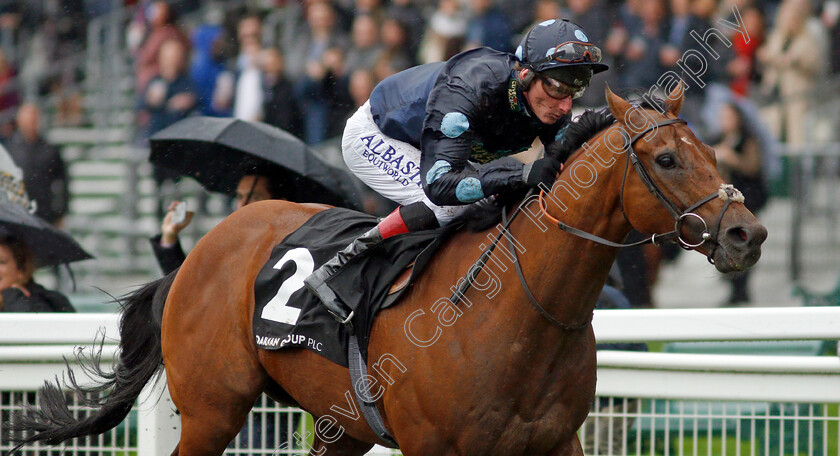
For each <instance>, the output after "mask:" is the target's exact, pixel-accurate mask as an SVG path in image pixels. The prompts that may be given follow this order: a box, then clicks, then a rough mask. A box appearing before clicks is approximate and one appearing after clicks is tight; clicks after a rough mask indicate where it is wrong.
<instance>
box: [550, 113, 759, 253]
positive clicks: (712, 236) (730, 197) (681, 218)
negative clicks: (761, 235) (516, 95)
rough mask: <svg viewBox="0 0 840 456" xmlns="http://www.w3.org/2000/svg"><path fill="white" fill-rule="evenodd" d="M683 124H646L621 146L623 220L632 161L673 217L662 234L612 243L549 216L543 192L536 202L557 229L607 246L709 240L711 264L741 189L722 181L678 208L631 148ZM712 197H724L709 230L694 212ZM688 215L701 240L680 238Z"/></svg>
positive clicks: (684, 245)
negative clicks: (651, 134) (700, 226)
mask: <svg viewBox="0 0 840 456" xmlns="http://www.w3.org/2000/svg"><path fill="white" fill-rule="evenodd" d="M684 123H686V122H685V121H684V120H682V119H668V120H666V121H664V122H661V123H658V124H655V125H653V126H651V127H648V128H646V129H645V130H642V131H641V132H639V133H636V135H635V136H633V137H632V138H630V141H629V142H628V143H627V144H626V145H625V146H624V149H625V150H626V151H627V153H628V157H627V161H626V162H625V164H624V175H623V176H622V178H621V191H620V193H619V197H620V199H621V212H622V214H624V218H625V220H627V222H628V223H630V220H628V219H627V211H625V209H624V187H625V184H626V183H627V174H628V170H629V168H630V163H632V164H633V169H635V170H636V174H638V175H639V178H640V179H641V180H642V182H643V183H644V184H645V187H647V189H648V191H649V192H650V193H651V194H653V196H655V197H656V199H657V200H659V202H660V203H662V205H663V206H664V207H665V209H667V210H668V212H669V213H670V214H671V216H672V217H673V218H674V230H673V231H669V232H667V233H661V234H652V235H651V236H650V238H647V239H644V240H642V241H639V242H633V243H630V244H619V243H615V242H612V241H609V240H607V239H604V238H601V237H599V236H596V235H594V234H591V233H587V232H586V231H583V230H579V229H577V228H575V227H572V226H569V225H567V224H565V223H563V222H561V221H560V220H558V219H556V218H554V217H552V216H551V215H550V214H548V212H547V210H546V207H545V201H544V199H543V198H542V196H543V193H542V192H541V193H540V198H539V204H540V209H541V211H542V213H543V215H545V216H547V217H548V218H549V219H550V220H551V221H552V222H554V223H556V224H557V227H558V228H560V229H561V230H563V231H566V232H568V233H570V234H573V235H575V236H578V237H582V238H584V239H588V240H590V241H593V242H597V243H599V244H603V245H607V246H610V247H634V246H637V245H642V244H654V245H657V246H658V245H660V244H661V243H662V242H668V241H673V242H676V243H677V244H679V246H680V247H682V248H684V249H686V250H690V249H695V248H697V247H700V246H701V245H703V244H704V243H705V242H710V243H711V247H710V248H709V253H708V254H707V255H706V259H708V260H709V263H712V264H714V263H715V260H714V254H715V251H716V250H717V247H718V243H717V234H718V231H719V230H720V224H721V221H722V220H723V215H724V213H726V210H727V209H729V205H730V204H732V202H733V201H734V202H743V201H744V196H743V195H742V194H741V192H740V191H738V190H737V189H736V188H735V187H733V186H732V185H727V184H722V185H721V187H720V188H719V189H718V191H716V192H714V193H712V194H710V195H709V196H707V197H705V198H703V199H701V200H700V201H697V202H696V203H694V204H692V205H690V206H689V207H688V208H686V209H685V210H681V209H680V208H679V207H678V206H677V205H676V204H674V202H673V201H671V200H670V199H669V198H668V197H667V196H666V195H665V193H664V192H663V191H662V189H661V188H659V185H657V184H656V182H655V181H654V180H653V177H652V176H651V175H650V172H649V171H648V170H647V168H646V167H645V165H644V163H643V162H642V160H641V159H640V158H639V156H638V154H636V149H635V147H634V145H635V144H636V142H637V141H638V140H639V139H641V138H642V137H643V136H644V135H646V134H647V133H649V132H650V131H652V130H657V129H659V127H664V126H666V125H672V124H684ZM621 132H622V136H625V135H626V136H629V135H627V134H626V132H625V131H624V130H621ZM715 198H721V199H723V200H724V204H723V207H722V208H721V210H720V213H719V214H718V217H717V220H716V221H715V226H714V229H713V230H709V226H708V224H706V221H705V220H704V219H703V217H701V216H699V215H697V214H696V213H694V211H695V210H697V209H698V208H700V206H702V205H704V204H706V203H708V202H709V201H712V200H713V199H715ZM689 218H696V219H697V220H699V221H700V222H701V223H702V224H703V229H702V231H701V232H700V236H699V237H700V242H697V243H691V242H688V241H686V240H685V239H683V237H682V226H683V223H684V222H685V221H686V220H687V219H689ZM630 225H631V226H632V223H630Z"/></svg>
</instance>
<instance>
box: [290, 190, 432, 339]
mask: <svg viewBox="0 0 840 456" xmlns="http://www.w3.org/2000/svg"><path fill="white" fill-rule="evenodd" d="M436 227H437V218H436V217H435V214H434V212H432V210H431V209H429V207H428V206H426V205H425V204H424V203H423V202H417V203H412V204H409V205H407V206H400V207H398V208H397V209H396V210H395V211H394V212H391V213H390V214H388V216H387V217H385V218H384V219H382V220H381V221H380V222H379V224H378V225H376V226H375V227H373V228H372V229H371V230H370V231H368V232H367V233H365V234H363V235H361V236H359V237H358V238H356V239H355V240H354V241H353V242H352V243H350V245H348V246H347V247H345V248H344V249H342V250H340V251H339V252H338V253H336V254H335V256H334V257H332V258H331V259H329V260H328V261H327V262H326V263H324V264H323V265H321V267H320V268H318V269H316V270H315V271H313V272H312V274H310V275H309V277H307V278H306V279H304V281H303V283H304V284H306V287H307V288H309V291H311V292H312V293H313V294H315V296H316V297H318V299H320V300H321V302H323V303H324V306H325V307H326V308H327V310H329V312H330V313H331V314H332V315H333V317H335V319H336V320H338V321H339V322H341V323H342V324H344V325H347V327H348V329H349V330H350V331H351V332H352V331H353V326H352V320H353V315H354V311H353V310H352V309H350V308H349V307H348V306H346V305H345V304H344V303H342V302H341V300H340V299H339V298H338V296H337V295H336V294H335V292H334V291H333V290H332V289H331V288H330V287H329V285H327V280H328V279H329V278H330V277H332V276H333V275H334V274H335V273H336V272H338V270H339V269H341V267H342V266H344V265H345V264H347V262H348V261H350V259H351V258H353V257H355V256H356V255H359V254H360V253H362V252H364V251H366V250H368V249H369V248H370V247H372V246H374V245H376V244H377V243H379V242H380V241H382V240H383V239H387V238H389V237H391V236H396V235H398V234H403V233H408V232H412V231H420V230H424V229H432V228H436Z"/></svg>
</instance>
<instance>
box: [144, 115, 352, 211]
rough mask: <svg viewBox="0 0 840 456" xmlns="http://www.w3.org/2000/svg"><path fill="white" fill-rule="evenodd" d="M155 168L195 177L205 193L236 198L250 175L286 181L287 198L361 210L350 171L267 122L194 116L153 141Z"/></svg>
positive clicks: (152, 155) (151, 156) (153, 137)
mask: <svg viewBox="0 0 840 456" xmlns="http://www.w3.org/2000/svg"><path fill="white" fill-rule="evenodd" d="M149 142H150V145H151V154H150V156H149V160H150V161H151V162H152V163H155V164H157V165H160V166H163V167H165V168H169V169H171V170H173V171H175V172H177V173H180V174H181V175H184V176H190V177H193V178H195V179H196V180H197V181H198V182H200V183H201V185H203V186H204V188H206V189H208V190H210V191H214V192H220V193H225V194H228V195H234V194H235V193H236V185H237V183H238V182H239V179H240V178H241V177H242V176H243V175H246V174H262V175H268V176H269V177H271V178H272V180H273V181H274V180H275V179H277V180H279V181H280V182H281V185H282V188H283V192H284V193H285V195H284V196H285V197H286V199H288V200H290V201H296V202H301V203H325V204H331V205H334V206H342V207H347V208H351V209H357V210H359V209H360V208H361V201H360V196H359V193H358V191H357V190H356V188H355V186H354V184H353V179H351V177H350V174H349V173H348V172H347V171H344V170H341V169H338V168H335V167H333V166H330V165H328V164H327V163H326V162H324V161H322V160H321V159H320V158H319V157H317V156H316V155H315V154H314V153H313V152H312V151H311V150H309V148H308V147H307V146H306V144H304V143H303V141H301V140H300V139H298V138H296V137H295V136H293V135H292V134H290V133H288V132H286V131H284V130H281V129H279V128H276V127H273V126H271V125H267V124H264V123H261V122H248V121H244V120H239V119H233V118H218V117H188V118H186V119H184V120H181V121H179V122H176V123H174V124H172V125H170V126H169V127H167V128H165V129H163V130H161V131H159V132H158V133H156V134H155V135H153V136H152V137H151V138H150V139H149Z"/></svg>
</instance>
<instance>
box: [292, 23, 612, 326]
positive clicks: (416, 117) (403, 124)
mask: <svg viewBox="0 0 840 456" xmlns="http://www.w3.org/2000/svg"><path fill="white" fill-rule="evenodd" d="M600 61H601V51H600V49H599V48H598V47H596V46H595V45H594V44H592V43H590V42H589V39H588V38H587V36H586V33H584V31H583V30H581V28H580V27H578V26H577V25H576V24H574V23H572V22H569V21H567V20H549V21H545V22H542V23H540V24H538V25H536V26H535V27H533V28H532V29H531V30H530V31H528V33H527V34H526V35H525V36H524V38H523V39H522V42H521V43H520V44H519V47H518V48H517V49H516V54H515V55H511V54H508V53H505V52H499V51H495V50H493V49H490V48H478V49H473V50H469V51H465V52H462V53H460V54H458V55H456V56H454V57H452V58H451V59H449V60H448V61H446V62H437V63H429V64H426V65H421V66H417V67H414V68H410V69H408V70H405V71H402V72H400V73H398V74H395V75H393V76H391V77H389V78H386V79H385V80H383V81H382V82H380V83H379V84H378V85H377V86H376V87H375V88H374V89H373V92H372V93H371V95H370V99H369V100H368V101H367V102H366V103H365V104H364V105H363V106H362V107H360V108H359V109H358V111H356V113H355V114H354V115H353V116H352V117H351V118H350V119H349V120H348V121H347V126H346V127H345V129H344V135H343V137H342V142H341V149H342V153H343V155H344V161H345V162H346V163H347V166H348V168H349V169H350V171H352V172H353V173H354V174H355V175H356V176H357V177H359V178H360V179H361V180H362V181H363V182H364V183H365V184H367V185H368V186H370V187H371V188H373V189H374V190H376V191H377V192H379V193H380V194H381V195H382V196H384V197H386V198H388V199H391V200H393V201H395V202H397V203H399V204H401V206H400V207H399V208H397V210H395V211H394V212H392V213H391V214H390V215H388V216H387V217H385V218H384V219H382V220H381V221H380V222H379V224H378V225H377V226H376V227H374V228H373V229H371V230H370V231H369V232H367V233H365V234H363V235H362V236H361V237H359V238H357V239H356V240H355V241H353V243H352V244H350V245H349V246H347V247H346V248H345V249H344V250H342V251H340V252H338V253H337V254H336V256H335V257H333V258H332V259H331V260H329V261H327V262H326V263H325V264H324V265H322V266H321V267H320V268H319V269H317V270H315V271H314V272H313V273H312V274H311V275H310V276H309V277H307V278H306V279H305V281H304V282H305V284H306V286H307V287H308V288H309V289H310V290H311V291H312V292H313V293H314V294H315V295H316V296H318V298H320V299H321V301H323V302H324V304H325V305H326V306H327V308H328V309H329V311H330V312H331V313H332V314H333V316H335V317H336V318H337V319H338V320H339V321H341V322H343V323H348V322H349V320H350V319H351V318H352V314H351V312H350V310H349V309H347V308H346V306H344V305H343V304H342V303H341V302H340V300H339V299H338V297H337V296H336V295H335V293H334V292H333V291H332V289H330V288H329V286H328V285H327V284H326V280H327V279H328V278H329V277H331V276H332V275H333V274H334V273H335V272H336V271H338V269H340V268H341V266H343V265H344V264H345V263H347V261H349V260H350V259H351V258H353V257H354V256H356V255H358V254H359V253H361V252H363V251H365V250H367V249H368V248H370V247H371V246H373V245H374V244H376V243H378V242H380V241H381V240H382V239H385V238H388V237H391V236H394V235H396V234H401V233H407V232H412V231H419V230H427V229H433V228H437V227H438V226H441V225H444V224H446V223H448V222H450V221H451V220H452V219H453V218H455V216H456V215H458V214H459V213H461V212H462V211H463V210H464V209H465V208H466V205H469V204H471V203H474V202H476V201H479V200H481V199H483V198H485V197H488V196H491V195H494V194H499V193H504V192H507V191H510V190H518V189H522V188H527V187H536V186H537V185H539V184H540V183H544V184H547V185H551V183H552V182H553V181H554V178H555V176H556V174H557V172H558V171H559V169H560V167H561V163H560V162H559V161H558V160H557V159H555V158H553V157H548V156H546V157H544V158H540V159H538V160H536V161H534V162H532V163H528V164H523V163H522V162H520V161H518V160H516V159H514V158H513V157H509V155H511V154H515V153H518V152H522V151H524V150H526V149H528V148H529V147H530V146H531V144H532V143H533V141H534V139H535V138H540V140H541V142H542V143H543V145H545V146H547V145H548V144H551V143H552V142H554V141H555V140H557V139H558V138H559V135H560V133H562V130H563V128H564V127H565V126H566V125H567V124H568V123H569V119H570V111H571V109H572V99H574V98H577V97H579V96H580V95H582V94H583V91H584V90H585V89H586V87H587V85H588V84H589V80H590V78H591V77H592V75H593V74H594V73H598V72H601V71H604V70H606V69H608V67H607V65H605V64H602V63H600Z"/></svg>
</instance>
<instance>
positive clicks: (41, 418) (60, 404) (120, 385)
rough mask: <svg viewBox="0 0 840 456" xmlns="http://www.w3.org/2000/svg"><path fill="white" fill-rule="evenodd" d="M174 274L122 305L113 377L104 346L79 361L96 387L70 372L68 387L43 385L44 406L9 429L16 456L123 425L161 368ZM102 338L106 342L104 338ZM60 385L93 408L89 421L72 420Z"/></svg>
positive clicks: (22, 416) (33, 409)
mask: <svg viewBox="0 0 840 456" xmlns="http://www.w3.org/2000/svg"><path fill="white" fill-rule="evenodd" d="M176 272H177V271H174V272H172V273H170V274H169V275H167V276H166V277H164V278H162V279H159V280H156V281H154V282H151V283H148V284H146V285H145V286H143V287H141V288H140V289H138V290H136V291H134V292H132V293H130V294H129V295H127V296H125V297H123V298H122V299H121V304H122V307H123V310H122V312H123V313H122V319H121V321H120V345H119V347H120V351H119V360H118V362H117V364H116V367H115V368H114V370H113V372H105V371H103V370H102V368H101V366H100V362H101V344H100V349H99V350H98V352H94V353H91V354H90V356H89V357H88V356H82V355H81V354H79V355H77V358H79V365H80V366H82V367H83V369H84V370H85V371H86V372H87V373H88V374H90V377H91V378H92V379H95V380H94V382H95V383H94V384H93V385H85V386H79V384H78V383H77V382H76V379H75V378H74V375H73V372H72V371H71V370H70V369H69V366H68V378H69V382H67V381H65V382H62V381H59V380H58V379H57V378H56V381H55V382H54V383H50V382H45V384H44V386H43V387H42V388H41V390H40V394H41V403H40V406H39V407H28V408H27V410H26V411H25V412H23V413H18V414H16V415H15V416H14V417H13V418H12V420H11V422H10V423H9V427H8V429H10V430H11V431H12V432H13V435H12V436H11V440H12V441H15V442H17V443H18V446H17V447H15V449H14V450H12V453H14V452H15V451H17V450H18V449H20V448H21V447H22V446H24V445H26V444H27V443H31V442H35V441H43V442H46V443H48V444H50V445H57V444H59V443H62V442H64V441H66V440H69V439H72V438H76V437H82V436H87V435H95V434H101V433H103V432H105V431H107V430H109V429H112V428H114V427H116V426H117V425H118V424H120V423H121V422H122V421H123V419H125V417H126V415H128V412H129V411H130V410H131V407H132V406H133V405H134V401H135V400H136V399H137V397H138V396H139V395H140V392H141V391H142V390H143V387H144V386H145V385H146V383H148V381H149V380H150V379H151V378H152V377H153V376H155V375H156V374H159V372H160V370H161V367H162V366H163V354H162V353H161V349H160V322H161V318H162V316H163V304H164V302H165V301H166V296H167V295H168V294H169V289H170V287H171V286H172V282H173V280H174V279H175V273H176ZM102 337H103V342H104V335H103V336H102ZM83 358H84V359H83ZM62 384H63V385H64V387H65V388H70V389H71V390H72V392H73V393H74V395H75V396H76V397H77V398H78V399H79V400H80V402H81V403H83V404H84V405H86V406H89V407H92V408H93V410H92V411H91V413H90V414H89V415H87V416H85V417H84V418H76V417H74V416H73V412H71V411H70V409H69V407H68V405H67V402H66V399H65V395H64V392H63V391H62ZM103 393H104V394H103Z"/></svg>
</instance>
